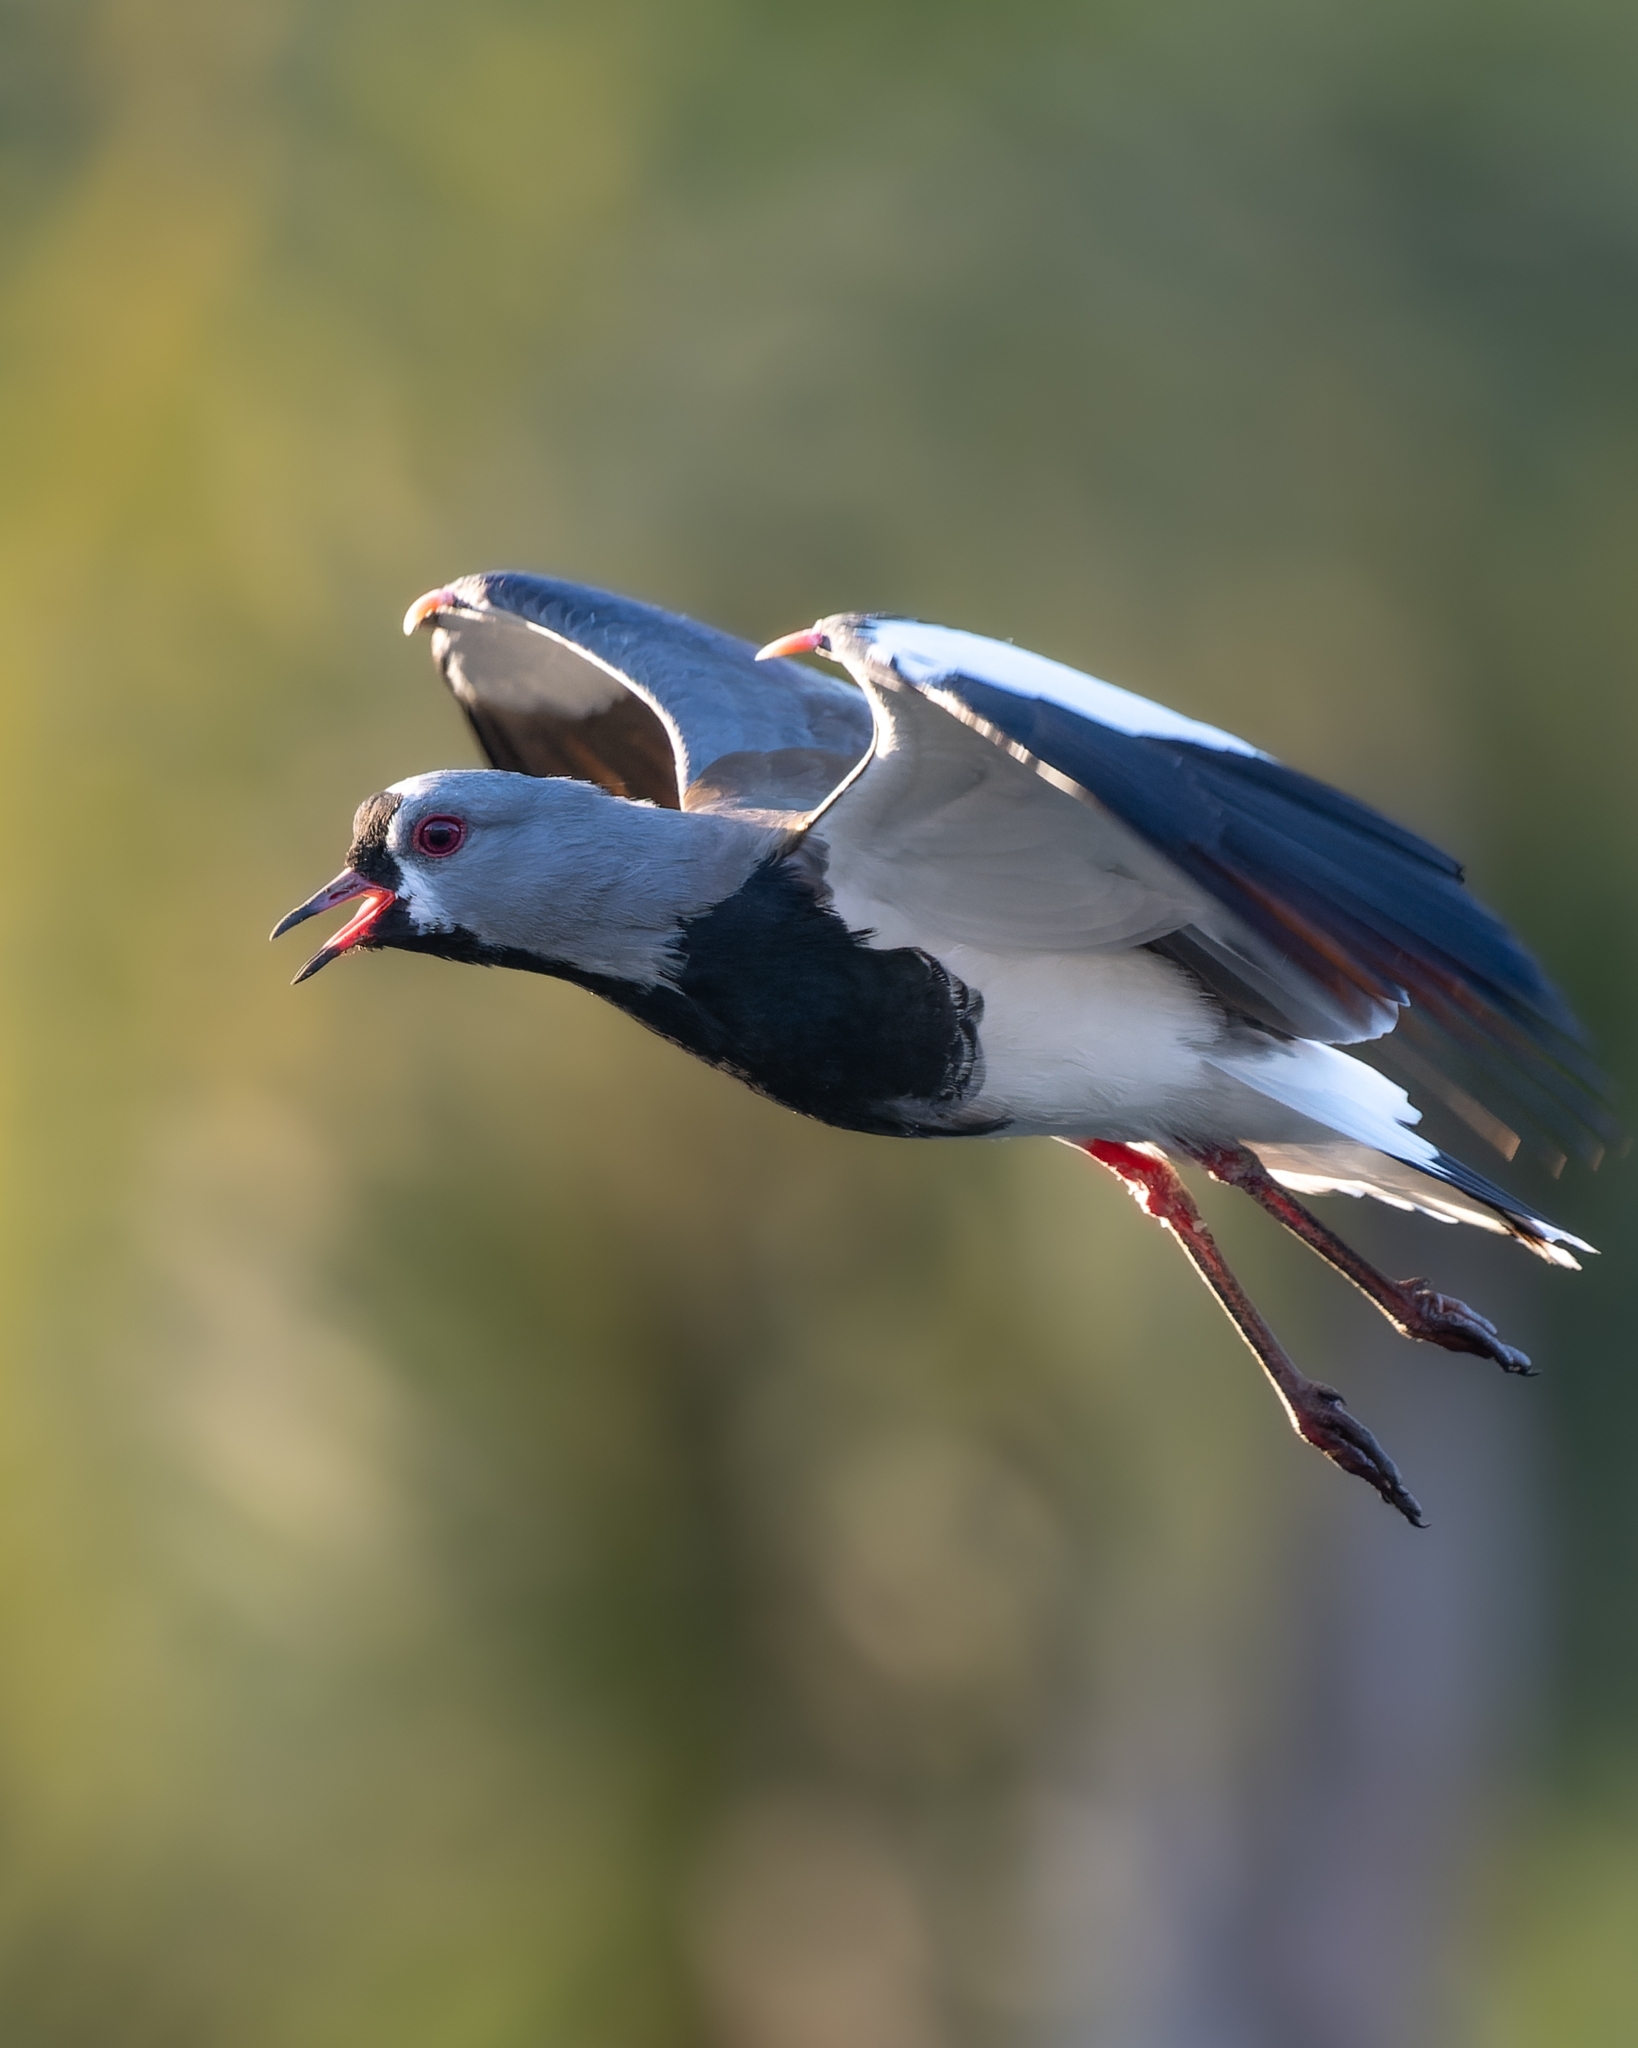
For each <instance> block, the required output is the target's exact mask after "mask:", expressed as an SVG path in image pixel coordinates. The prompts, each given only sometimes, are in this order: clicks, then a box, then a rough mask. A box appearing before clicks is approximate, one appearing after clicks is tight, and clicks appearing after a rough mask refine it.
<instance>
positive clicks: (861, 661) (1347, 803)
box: [824, 617, 1616, 1158]
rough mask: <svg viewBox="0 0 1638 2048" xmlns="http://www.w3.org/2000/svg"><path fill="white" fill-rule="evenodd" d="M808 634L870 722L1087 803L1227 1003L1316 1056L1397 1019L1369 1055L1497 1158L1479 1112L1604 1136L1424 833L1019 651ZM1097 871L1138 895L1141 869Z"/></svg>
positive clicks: (1240, 745) (1233, 742)
mask: <svg viewBox="0 0 1638 2048" xmlns="http://www.w3.org/2000/svg"><path fill="white" fill-rule="evenodd" d="M824 625H825V628H826V630H827V637H828V640H829V644H830V647H831V650H832V652H833V653H834V654H835V655H836V656H837V657H838V658H839V659H841V660H843V661H845V662H846V663H847V665H848V666H849V668H850V669H851V670H852V672H853V673H854V674H855V675H856V676H857V677H858V678H859V679H860V680H861V681H862V682H865V683H866V684H867V686H868V685H872V684H873V685H875V686H876V688H877V690H878V691H879V693H880V702H881V704H882V705H883V707H884V711H883V714H882V715H883V716H884V717H885V719H886V721H887V723H888V725H891V724H892V722H893V713H892V708H891V707H892V704H893V700H894V699H895V697H899V698H901V699H902V697H903V696H904V694H905V693H906V692H914V693H915V694H916V695H917V696H918V697H919V698H920V700H921V701H923V702H928V703H931V704H934V705H936V706H938V707H939V708H940V709H941V710H942V711H943V712H944V713H946V714H947V715H948V716H949V717H950V718H951V719H952V720H953V721H954V722H956V723H958V724H959V725H960V726H961V727H963V728H964V729H965V730H967V731H968V732H970V733H971V734H972V735H973V736H974V737H975V738H977V739H981V740H982V741H983V742H984V743H985V744H986V745H988V746H990V747H992V748H994V749H997V750H999V751H1001V752H1002V753H1003V754H1004V755H1005V756H1006V757H1007V758H1008V759H1010V760H1011V761H1013V762H1014V763H1016V764H1018V765H1019V766H1022V767H1025V768H1027V769H1029V770H1030V771H1032V772H1033V773H1034V774H1035V775H1036V776H1037V777H1038V778H1039V779H1040V780H1042V781H1044V782H1046V783H1047V784H1048V785H1049V786H1050V788H1051V790H1052V791H1053V792H1054V793H1056V794H1058V795H1059V796H1060V797H1068V798H1071V799H1074V800H1076V801H1078V802H1079V804H1080V805H1081V806H1082V807H1083V808H1089V809H1090V810H1091V812H1092V815H1093V823H1092V826H1091V833H1092V836H1093V837H1094V838H1096V839H1098V840H1099V841H1101V842H1102V843H1104V844H1105V845H1106V846H1107V845H1110V844H1112V842H1111V841H1110V839H1109V833H1110V829H1111V826H1118V827H1119V828H1121V829H1122V830H1124V832H1125V833H1126V834H1127V835H1128V836H1129V839H1130V840H1132V841H1135V842H1137V843H1138V844H1139V845H1140V846H1141V848H1142V849H1143V850H1144V852H1145V853H1146V854H1147V855H1148V857H1149V858H1150V860H1151V861H1152V862H1153V861H1158V863H1159V867H1158V873H1159V874H1161V875H1164V874H1167V873H1169V874H1170V875H1171V876H1172V877H1173V883H1172V895H1173V897H1174V899H1175V900H1176V901H1178V902H1179V904H1180V905H1181V904H1184V903H1187V904H1188V909H1187V913H1186V915H1184V916H1183V917H1181V918H1180V919H1179V921H1178V923H1177V925H1176V926H1175V928H1174V929H1173V930H1171V931H1170V932H1165V933H1161V934H1159V935H1157V936H1156V937H1153V938H1151V939H1149V940H1147V941H1146V943H1150V944H1154V945H1157V946H1158V947H1159V949H1160V950H1162V951H1164V952H1167V953H1169V954H1171V955H1173V956H1174V957H1176V958H1178V959H1179V960H1181V961H1183V962H1184V963H1185V964H1186V965H1187V966H1189V967H1190V968H1191V969H1192V970H1193V971H1194V972H1195V973H1196V974H1198V975H1199V977H1200V978H1201V979H1202V980H1203V981H1204V982H1206V983H1207V985H1208V986H1211V987H1213V988H1214V989H1216V990H1217V991H1218V993H1219V994H1220V995H1221V996H1222V997H1223V998H1224V1000H1225V1001H1227V1002H1228V1003H1230V1005H1231V1006H1233V1007H1235V1008H1238V1009H1240V1010H1242V1011H1244V1012H1245V1013H1246V1014H1248V1015H1250V1016H1252V1017H1255V1018H1257V1019H1258V1020H1259V1021H1261V1022H1263V1023H1265V1024H1269V1025H1272V1026H1273V1027H1274V1028H1276V1029H1279V1030H1283V1031H1289V1032H1291V1033H1293V1034H1294V1035H1296V1036H1300V1037H1312V1038H1323V1039H1327V1040H1329V1041H1331V1042H1334V1043H1345V1042H1349V1041H1354V1040H1360V1039H1365V1038H1371V1037H1377V1036H1380V1035H1381V1034H1383V1033H1384V1032H1387V1031H1390V1030H1394V1027H1395V1025H1397V1026H1398V1029H1397V1030H1396V1031H1395V1032H1394V1041H1393V1044H1392V1046H1391V1047H1390V1048H1388V1049H1387V1053H1388V1055H1389V1056H1397V1058H1398V1063H1399V1064H1400V1065H1401V1066H1402V1067H1404V1069H1405V1070H1406V1071H1407V1072H1408V1073H1409V1074H1410V1075H1411V1077H1412V1078H1414V1079H1415V1080H1417V1081H1419V1082H1420V1083H1421V1084H1422V1085H1423V1086H1425V1087H1426V1086H1432V1087H1433V1088H1434V1090H1435V1092H1437V1093H1439V1094H1441V1095H1442V1097H1443V1099H1444V1100H1445V1101H1446V1102H1447V1103H1448V1104H1449V1105H1450V1106H1451V1107H1452V1108H1454V1109H1455V1110H1456V1111H1457V1113H1458V1114H1460V1115H1462V1116H1463V1117H1464V1118H1465V1119H1466V1120H1467V1121H1468V1122H1469V1123H1470V1124H1472V1125H1473V1126H1474V1127H1475V1128H1477V1129H1479V1130H1481V1131H1482V1132H1483V1133H1484V1135H1486V1136H1487V1137H1488V1138H1490V1139H1491V1141H1492V1142H1493V1143H1495V1144H1496V1145H1497V1146H1498V1148H1499V1149H1501V1150H1502V1151H1504V1152H1509V1153H1510V1152H1511V1151H1512V1150H1513V1149H1516V1147H1517V1143H1518V1139H1517V1137H1516V1136H1515V1135H1514V1132H1513V1131H1512V1129H1511V1128H1510V1127H1509V1124H1508V1123H1504V1122H1502V1121H1501V1119H1500V1118H1498V1117H1497V1116H1496V1115H1494V1114H1492V1113H1491V1112H1490V1110H1489V1109H1487V1108H1486V1107H1485V1103H1486V1100H1487V1099H1491V1100H1495V1099H1497V1098H1499V1099H1500V1101H1501V1103H1502V1104H1503V1105H1504V1106H1505V1109H1506V1111H1507V1113H1508V1115H1509V1118H1510V1119H1515V1120H1520V1121H1524V1122H1528V1123H1533V1124H1534V1125H1535V1126H1537V1127H1538V1128H1539V1129H1541V1130H1543V1131H1544V1132H1546V1133H1548V1134H1551V1135H1553V1136H1556V1137H1558V1138H1559V1139H1560V1140H1561V1141H1563V1142H1564V1143H1566V1144H1567V1145H1568V1146H1569V1147H1570V1148H1572V1149H1574V1150H1576V1151H1578V1152H1580V1153H1581V1154H1582V1155H1583V1156H1587V1157H1594V1158H1596V1156H1597V1155H1598V1154H1599V1153H1600V1152H1601V1151H1602V1149H1603V1146H1604V1144H1605V1143H1607V1142H1608V1141H1609V1140H1610V1139H1611V1138H1612V1137H1613V1136H1615V1135H1616V1127H1615V1125H1614V1123H1613V1120H1612V1119H1611V1117H1610V1116H1609V1113H1608V1111H1607V1110H1606V1108H1605V1107H1604V1102H1603V1084H1602V1081H1601V1077H1600V1076H1599V1074H1598V1071H1597V1069H1596V1067H1594V1065H1593V1064H1592V1062H1591V1061H1590V1060H1589V1059H1588V1057H1587V1054H1586V1052H1585V1050H1584V1039H1583V1035H1582V1033H1581V1030H1580V1027H1579V1026H1578V1025H1577V1023H1576V1020H1575V1018H1574V1017H1573V1016H1572V1014H1571V1013H1570V1011H1569V1009H1568V1008H1567V1006H1566V1005H1565V1003H1564V1001H1563V999H1562V997H1561V996H1559V994H1558V993H1557V991H1556V990H1555V989H1554V988H1553V987H1552V986H1551V984H1550V983H1549V982H1548V981H1547V980H1546V978H1545V976H1544V975H1543V974H1542V972H1541V969H1540V968H1539V967H1538V966H1537V964H1536V962H1535V961H1534V960H1533V959H1532V958H1531V957H1530V955H1529V954H1528V953H1526V952H1525V951H1524V949H1523V948H1522V947H1521V946H1520V945H1519V943H1518V941H1517V940H1516V939H1514V937H1513V936H1512V934H1511V933H1510V932H1509V931H1508V930H1507V928H1506V926H1505V925H1503V924H1502V923H1501V921H1500V920H1499V919H1498V918H1496V917H1495V916H1493V915H1492V913H1491V912H1489V911H1488V910H1486V909H1485V908H1484V907H1483V905H1481V904H1480V903H1478V902H1477V901H1475V899H1474V898H1473V897H1472V896H1471V895H1470V894H1469V893H1468V891H1467V889H1466V888H1465V887H1464V885H1463V879H1462V870H1461V867H1460V866H1459V864H1458V863H1457V862H1456V861H1454V860H1452V859H1451V858H1450V857H1449V856H1448V855H1447V854H1444V853H1441V852H1440V851H1439V850H1438V848H1436V847H1434V846H1431V845H1429V844H1428V842H1427V841H1426V840H1423V839H1420V838H1418V837H1417V836H1416V835H1415V834H1414V833H1411V832H1407V831H1406V830H1404V828H1403V827H1401V826H1398V825H1395V824H1393V823H1391V822H1390V821H1389V820H1388V819H1386V818H1383V817H1382V816H1380V815H1379V814H1378V813H1377V812H1375V811H1373V810H1371V809H1369V808H1368V807H1367V806H1366V805H1364V804H1361V803H1358V802H1356V801H1355V800H1354V799H1353V798H1351V797H1348V796H1344V795H1343V794H1341V793H1340V792H1339V791H1337V790H1334V789H1331V788H1329V787H1328V786H1327V785H1326V784H1324V783H1321V782H1316V781H1314V780H1313V779H1312V778H1311V777H1309V776H1306V775H1302V774H1300V773H1299V772H1298V771H1297V770H1295V769H1292V768H1287V767H1285V766H1284V765H1283V764H1282V763H1280V762H1278V761H1275V760H1273V759H1271V758H1270V757H1269V756H1268V755H1266V754H1263V753H1260V752H1259V751H1258V750H1257V749H1255V748H1253V747H1250V746H1248V745H1247V744H1246V743H1245V742H1244V741H1243V740H1239V739H1236V738H1234V737H1233V736H1232V735H1231V734H1228V733H1223V732H1219V731H1217V730H1216V729H1215V728H1214V727H1210V726H1203V725H1199V724H1197V723H1195V722H1194V721H1193V720H1189V719H1185V718H1182V717H1180V716H1179V715H1178V714H1177V713H1175V712H1171V711H1167V710H1166V709H1165V708H1164V707H1162V706H1160V705H1155V704H1150V703H1148V702H1147V701H1146V700H1145V699H1143V698H1140V697H1136V696H1133V695H1131V694H1130V693H1129V692H1126V691H1123V690H1118V689H1115V688H1113V687H1112V686H1111V685H1109V684H1107V683H1101V682H1098V681H1097V680H1096V679H1095V678H1093V677H1090V676H1084V675H1081V674H1079V673H1078V672H1077V671H1075V670H1073V669H1068V668H1065V667H1063V666H1061V665H1060V664H1059V663H1056V662H1051V661H1047V660H1045V659H1043V658H1042V657H1041V656H1038V655H1032V654H1028V653H1026V652H1025V651H1024V650H1022V649H1020V648H1016V647H1011V646H1007V645H1004V644H1003V643H1000V642H996V641H993V640H985V639H982V638H980V637H979V636H978V635H976V634H967V633H957V632H952V631H951V630H950V629H948V628H945V627H939V626H928V625H924V624H921V623H920V622H917V621H912V620H903V619H867V618H861V617H849V618H843V619H835V620H827V621H825V622H824ZM878 773H879V765H878V764H873V765H872V767H871V768H870V769H869V770H868V771H867V772H866V774H865V775H864V776H863V777H862V778H861V783H860V785H859V787H860V791H861V794H862V793H863V789H864V787H865V786H866V785H868V784H869V783H870V782H871V781H872V779H873V778H875V777H876V776H877V774H878ZM850 796H851V793H850ZM849 800H850V797H844V798H843V799H842V801H843V802H847V801H849ZM1044 815H1045V811H1044V808H1043V816H1044ZM1053 821H1054V822H1053V830H1054V831H1055V832H1057V833H1059V834H1060V835H1061V837H1062V839H1063V841H1064V842H1065V844H1066V845H1067V844H1070V843H1073V844H1075V845H1080V844H1083V843H1085V840H1084V830H1085V828H1083V833H1082V834H1077V833H1076V832H1075V831H1074V830H1072V828H1071V826H1070V824H1069V823H1068V822H1067V821H1060V820H1059V818H1058V814H1057V812H1056V811H1054V813H1053ZM1112 858H1113V860H1114V863H1115V866H1116V867H1117V869H1118V870H1120V871H1122V872H1124V873H1127V874H1130V875H1133V876H1136V877H1141V878H1142V879H1144V880H1145V881H1147V882H1149V883H1150V885H1151V886H1153V885H1154V877H1155V874H1156V872H1157V870H1156V869H1154V868H1151V869H1150V870H1148V871H1147V872H1146V871H1145V870H1144V869H1143V868H1142V867H1141V866H1139V865H1138V863H1137V862H1136V861H1134V860H1133V858H1132V857H1131V855H1130V853H1129V852H1127V853H1125V854H1121V853H1118V852H1116V853H1114V854H1113V856H1112ZM1041 879H1042V883H1043V886H1045V885H1046V883H1047V882H1048V880H1049V874H1048V872H1047V871H1045V870H1043V873H1042V878H1041Z"/></svg>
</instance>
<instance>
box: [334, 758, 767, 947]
mask: <svg viewBox="0 0 1638 2048" xmlns="http://www.w3.org/2000/svg"><path fill="white" fill-rule="evenodd" d="M384 798H385V801H384V800H383V798H382V797H377V798H372V799H371V800H370V802H369V803H367V804H365V805H364V806H363V807H362V808H361V809H360V811H359V815H358V820H357V821H356V827H355V829H356V830H357V831H358V832H359V834H360V837H359V840H358V841H357V842H356V843H355V855H356V856H357V857H358V864H359V865H360V866H361V867H362V866H365V863H366V862H367V861H368V860H369V859H370V848H371V846H372V845H373V847H374V848H375V849H376V855H375V858H376V859H377V860H378V861H379V869H378V872H379V875H380V877H381V879H382V880H383V882H384V883H385V884H386V885H387V886H389V887H391V888H392V889H393V892H394V894H395V896H396V897H397V899H398V904H399V906H401V907H400V909H399V911H398V915H400V916H403V917H407V919H408V921H409V922H410V923H411V925H413V927H414V928H415V930H416V932H417V933H419V934H422V935H425V936H427V937H435V936H436V935H437V934H439V933H455V932H459V933H464V934H466V935H467V937H468V938H470V939H473V940H476V941H478V942H479V943H480V944H481V945H484V946H490V947H495V948H498V949H501V950H502V951H506V952H516V953H526V954H528V955H530V956H531V958H533V959H537V960H541V961H549V962H556V963H560V964H562V965H564V966H569V967H574V968H578V969H580V970H581V971H582V972H585V973H592V974H607V975H612V976H615V977H617V978H620V979H623V980H638V981H642V982H644V983H652V982H654V981H656V980H658V979H660V978H661V977H662V975H663V974H664V973H665V971H666V968H667V966H668V964H669V963H670V960H671V958H672V955H673V953H674V951H675V946H676V942H677V936H678V933H679V930H680V928H681V925H682V923H683V922H684V921H685V920H686V919H687V918H689V917H692V916H696V915H698V914H699V913H700V912H701V911H703V910H706V909H709V908H710V907H711V906H712V905H714V904H715V903H718V902H720V901H722V900H723V899H724V898H725V897H727V896H729V895H732V894H733V892H734V891H735V890H736V889H737V888H739V887H740V886H741V884H742V883H743V882H744V880H745V878H746V876H747V875H748V874H749V872H750V870H751V868H752V867H753V866H754V865H755V864H756V861H757V859H759V858H760V857H761V856H762V854H763V852H764V851H765V848H764V846H763V844H762V841H763V839H764V838H765V837H766V835H765V834H760V833H756V834H753V833H750V832H749V831H748V830H747V828H744V827H738V826H733V825H731V824H730V822H729V821H726V820H721V819H715V818H710V817H707V816H705V815H702V814H700V813H687V812H681V811H670V810H660V809H657V808H656V807H655V806H653V805H651V804H642V803H632V802H630V801H628V800H626V799H625V798H622V797H616V796H611V795H609V794H608V792H607V791H605V790H602V789H597V788H594V787H593V786H592V785H591V784H590V783H585V782H572V781H569V780H568V779H566V778H563V777H556V776H553V777H539V776H532V775H512V774H507V773H505V772H504V771H502V770H500V769H493V768H470V769H458V768H446V769H439V770H437V771H435V772H434V773H433V774H430V775H415V776H411V777H409V778H408V779H407V780H406V781H403V782H397V783H394V784H393V786H392V788H391V789H390V790H387V791H385V792H384ZM393 798H397V799H398V802H397V804H396V806H395V807H393V808H392V811H391V815H390V817H387V818H386V820H385V829H384V830H383V823H382V813H383V812H384V811H385V810H386V809H387V807H388V804H389V803H390V800H391V799H393ZM366 871H368V870H367V868H366Z"/></svg>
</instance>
